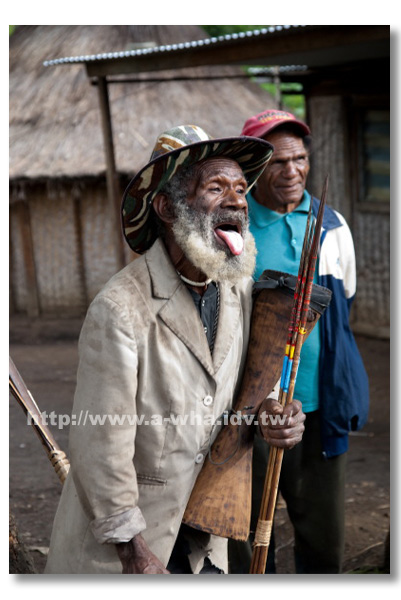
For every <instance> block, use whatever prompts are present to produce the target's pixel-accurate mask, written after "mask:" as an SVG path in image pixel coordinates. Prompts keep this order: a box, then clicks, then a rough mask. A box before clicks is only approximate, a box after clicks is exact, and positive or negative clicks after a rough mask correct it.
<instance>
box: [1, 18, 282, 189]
mask: <svg viewBox="0 0 401 600" xmlns="http://www.w3.org/2000/svg"><path fill="white" fill-rule="evenodd" d="M205 37H207V36H206V34H205V32H204V30H203V29H201V28H200V27H198V26H195V25H188V26H181V25H172V26H171V25H154V26H153V25H139V26H127V25H113V26H108V25H107V26H105V25H99V26H98V25H88V26H75V25H74V26H65V25H58V26H53V25H45V26H42V25H37V26H33V25H32V26H30V25H29V26H20V27H18V28H17V30H16V32H15V33H14V34H13V35H12V36H11V38H10V177H11V179H20V178H58V177H83V176H97V175H99V174H102V173H104V172H105V158H104V148H103V137H102V130H101V121H100V110H99V102H98V92H97V87H96V86H94V85H91V84H90V81H89V79H88V77H87V75H86V72H85V69H84V67H83V66H82V65H71V66H57V67H45V66H43V61H45V60H46V59H49V58H56V57H61V56H76V55H79V54H84V55H86V54H97V53H102V52H108V51H110V52H113V51H122V50H127V49H131V48H132V44H136V43H139V42H155V43H156V45H163V44H170V43H176V42H177V43H179V42H186V41H191V40H196V39H202V38H205ZM171 67H172V68H174V64H172V65H171ZM199 72H201V73H202V74H203V75H205V74H210V73H213V74H216V73H219V74H221V73H224V74H226V75H228V74H233V73H239V72H241V71H239V69H237V68H236V67H214V68H213V70H212V68H210V69H207V68H202V69H201V70H200V69H199V68H198V69H196V73H199ZM172 74H173V73H172V72H169V75H170V76H171V75H172ZM192 74H195V69H194V70H193V73H192ZM151 75H152V77H154V76H155V73H152V74H151ZM156 75H157V73H156ZM109 93H110V105H111V111H112V122H113V134H114V143H115V151H116V167H117V170H118V172H120V173H124V174H129V175H131V174H132V173H134V172H135V171H136V170H138V168H140V167H141V166H142V165H143V164H145V163H146V162H147V160H148V158H149V155H150V152H151V149H152V147H153V145H154V142H155V139H156V136H157V135H158V134H159V133H160V132H161V131H163V130H164V129H167V128H168V127H171V126H174V125H178V124H184V123H195V124H197V125H200V126H201V127H203V128H204V129H205V130H206V131H208V132H209V133H210V134H211V135H213V136H215V137H218V136H226V135H237V134H238V133H239V131H240V128H241V126H242V124H243V122H244V120H245V119H246V118H247V117H248V116H249V115H250V114H253V113H256V112H259V111H261V110H263V109H264V108H266V107H267V106H273V105H274V101H273V99H272V98H271V97H270V96H269V95H268V94H267V93H266V92H263V91H262V90H261V89H260V88H259V86H257V85H256V84H254V83H252V82H249V81H248V80H245V79H218V80H216V79H214V80H209V81H207V80H200V81H169V82H163V83H155V82H153V83H152V82H141V83H134V84H132V83H118V84H115V85H110V86H109Z"/></svg>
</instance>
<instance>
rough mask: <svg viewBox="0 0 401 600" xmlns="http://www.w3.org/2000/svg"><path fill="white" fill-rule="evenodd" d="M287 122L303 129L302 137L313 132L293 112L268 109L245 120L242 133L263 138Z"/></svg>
mask: <svg viewBox="0 0 401 600" xmlns="http://www.w3.org/2000/svg"><path fill="white" fill-rule="evenodd" d="M287 123H291V124H292V125H294V126H296V127H297V128H298V129H299V130H300V131H301V133H302V137H303V136H305V135H310V134H311V131H310V129H309V127H308V126H307V125H306V123H304V122H303V121H300V120H299V119H297V118H296V117H295V116H294V115H293V114H291V113H289V112H285V111H283V110H273V109H268V110H264V111H263V112H261V113H259V114H257V115H255V116H253V117H250V118H249V119H248V120H247V121H245V125H244V127H243V128H242V132H241V135H247V136H251V137H259V138H263V137H264V136H265V135H266V134H267V133H269V132H270V131H272V130H273V129H276V127H279V126H280V125H285V124H287Z"/></svg>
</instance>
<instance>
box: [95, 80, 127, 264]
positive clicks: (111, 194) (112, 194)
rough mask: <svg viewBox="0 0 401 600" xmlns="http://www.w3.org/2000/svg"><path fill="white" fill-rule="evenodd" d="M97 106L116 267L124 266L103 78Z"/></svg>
mask: <svg viewBox="0 0 401 600" xmlns="http://www.w3.org/2000/svg"><path fill="white" fill-rule="evenodd" d="M98 90H99V104H100V112H101V117H102V131H103V142H104V150H105V155H106V181H107V195H108V198H109V206H110V209H111V212H112V216H113V223H114V229H115V232H116V233H115V235H116V251H117V262H118V267H119V268H120V269H121V268H123V267H124V266H125V253H124V239H123V235H122V227H121V209H120V207H121V197H120V196H121V194H120V190H119V185H118V179H117V171H116V164H115V158H114V143H113V129H112V124H111V113H110V103H109V94H108V87H107V81H106V78H105V77H99V78H98Z"/></svg>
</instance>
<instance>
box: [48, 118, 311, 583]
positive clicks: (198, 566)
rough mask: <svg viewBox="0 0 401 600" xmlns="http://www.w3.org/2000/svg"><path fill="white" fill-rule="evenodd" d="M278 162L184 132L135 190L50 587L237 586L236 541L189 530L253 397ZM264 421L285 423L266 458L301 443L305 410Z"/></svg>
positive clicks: (247, 142)
mask: <svg viewBox="0 0 401 600" xmlns="http://www.w3.org/2000/svg"><path fill="white" fill-rule="evenodd" d="M271 153H272V146H271V145H270V144H269V143H268V142H266V141H264V140H261V139H256V138H249V137H238V138H225V139H210V138H209V137H208V136H207V134H205V132H204V131H203V130H202V129H200V128H199V127H195V126H179V127H176V128H174V129H172V130H169V131H168V132H165V133H163V134H162V135H161V136H160V137H159V138H158V140H157V143H156V146H155V149H154V151H153V154H152V156H151V160H150V162H149V163H148V164H147V165H145V167H144V168H143V169H141V170H140V171H139V173H137V175H136V176H135V177H134V178H133V180H132V181H131V183H130V184H129V186H128V188H127V190H126V192H125V194H124V198H123V211H122V212H123V228H124V233H125V237H126V239H127V241H128V243H129V245H130V247H131V248H132V249H133V250H134V251H136V252H138V253H139V254H142V256H141V257H140V258H137V259H136V260H134V261H132V262H131V263H130V264H129V265H128V266H127V267H125V269H123V270H122V271H121V272H119V273H117V274H116V275H115V276H114V277H113V278H112V279H111V280H110V281H109V282H108V283H107V284H106V286H105V287H104V288H103V289H102V290H101V291H100V292H99V294H98V295H97V297H96V298H95V300H94V301H93V302H92V304H91V306H90V308H89V310H88V314H87V317H86V319H85V323H84V326H83V329H82V332H81V336H80V342H79V355H80V362H79V369H78V376H77V388H76V393H75V399H74V406H73V417H74V416H75V417H76V419H75V421H74V418H72V423H73V425H72V427H71V431H70V451H69V452H70V460H71V470H70V473H69V475H68V477H67V480H66V482H65V484H64V488H63V492H62V496H61V499H60V503H59V507H58V510H57V514H56V517H55V522H54V525H53V533H52V538H51V543H50V551H49V556H48V561H47V566H46V571H45V572H46V573H127V574H128V573H131V574H169V573H173V574H178V573H179V574H186V573H201V574H209V573H210V574H220V573H227V540H225V539H223V538H219V537H216V536H213V535H210V534H208V533H205V532H202V531H197V530H195V529H192V528H190V527H188V526H185V525H183V524H182V517H183V514H184V511H185V507H186V504H187V502H188V499H189V497H190V494H191V491H192V488H193V486H194V483H195V481H196V478H197V476H198V474H199V472H200V470H201V468H202V464H203V462H204V460H207V455H208V449H209V447H210V444H211V443H212V442H213V439H214V438H215V436H216V435H217V431H218V430H217V428H215V427H214V422H215V421H216V420H217V419H218V418H219V417H220V416H221V415H222V414H223V413H224V412H225V411H227V410H229V409H230V408H231V407H232V406H233V403H234V400H235V397H236V394H237V392H238V388H239V384H240V381H241V375H242V371H243V368H244V363H245V357H246V351H247V344H248V338H249V327H250V315H251V308H252V299H251V291H252V279H251V275H252V273H253V270H254V266H255V244H254V241H253V237H252V235H251V234H250V232H249V231H248V208H247V202H246V199H245V195H246V193H247V190H249V188H250V187H251V186H252V185H253V184H254V182H255V181H256V179H257V178H258V176H259V175H260V173H261V172H262V171H263V169H264V167H265V165H266V163H267V161H268V160H269V159H270V156H271ZM260 410H261V411H262V410H263V412H264V413H265V414H266V415H269V414H272V413H274V414H281V413H283V414H284V415H285V417H286V419H285V420H284V424H281V425H280V422H278V421H277V420H273V419H272V420H269V419H266V418H265V419H259V421H260V422H261V421H263V423H261V424H260V430H261V434H262V436H263V438H264V439H265V440H266V442H267V443H268V444H271V445H275V446H278V447H282V448H292V447H293V446H294V445H295V444H296V443H298V442H299V441H300V440H301V438H302V433H303V428H304V425H303V421H304V418H305V417H304V414H303V412H302V410H301V406H300V404H299V403H298V402H296V401H294V403H293V405H292V406H291V407H286V408H282V407H281V406H280V405H279V404H278V402H276V401H275V400H274V399H271V398H270V399H266V400H265V401H264V403H263V404H262V407H261V409H260ZM78 416H79V418H78ZM95 417H96V418H95ZM74 423H75V424H74ZM273 423H276V424H273ZM281 423H283V420H281Z"/></svg>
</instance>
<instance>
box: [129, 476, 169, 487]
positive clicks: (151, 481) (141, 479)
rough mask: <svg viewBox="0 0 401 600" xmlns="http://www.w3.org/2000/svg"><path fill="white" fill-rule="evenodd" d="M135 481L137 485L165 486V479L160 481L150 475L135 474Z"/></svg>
mask: <svg viewBox="0 0 401 600" xmlns="http://www.w3.org/2000/svg"><path fill="white" fill-rule="evenodd" d="M136 480H137V482H138V484H142V485H159V486H165V485H166V484H167V479H160V478H159V477H152V476H151V475H140V474H139V473H137V476H136Z"/></svg>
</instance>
